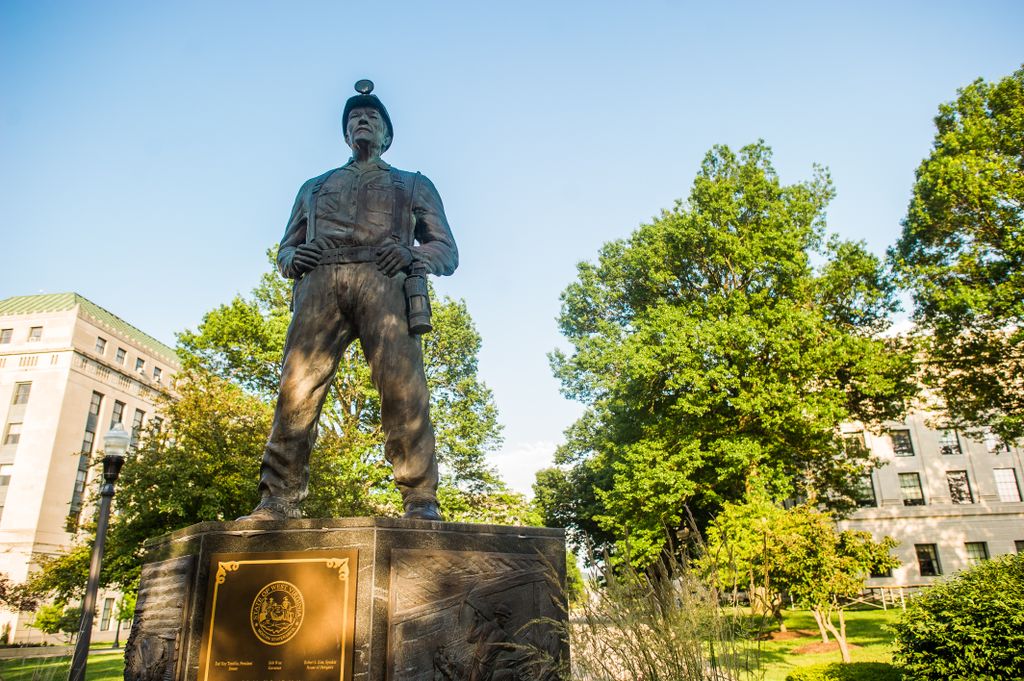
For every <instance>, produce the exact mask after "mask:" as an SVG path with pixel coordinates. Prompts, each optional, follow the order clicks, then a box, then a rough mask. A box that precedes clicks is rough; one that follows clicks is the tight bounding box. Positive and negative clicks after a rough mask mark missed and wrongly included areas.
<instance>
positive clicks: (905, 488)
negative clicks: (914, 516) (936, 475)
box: [900, 473, 924, 506]
mask: <svg viewBox="0 0 1024 681" xmlns="http://www.w3.org/2000/svg"><path fill="white" fill-rule="evenodd" d="M900 492H901V493H902V494H903V505H904V506H924V491H923V490H922V489H921V476H920V475H918V474H917V473H900Z"/></svg>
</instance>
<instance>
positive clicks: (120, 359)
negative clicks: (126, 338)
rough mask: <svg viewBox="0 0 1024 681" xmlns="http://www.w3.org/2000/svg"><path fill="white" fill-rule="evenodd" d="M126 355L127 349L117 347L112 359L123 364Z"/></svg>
mask: <svg viewBox="0 0 1024 681" xmlns="http://www.w3.org/2000/svg"><path fill="white" fill-rule="evenodd" d="M127 356H128V351H127V350H125V349H124V348H118V349H117V352H116V353H115V354H114V361H115V362H117V363H118V364H122V365H123V364H124V358H125V357H127Z"/></svg>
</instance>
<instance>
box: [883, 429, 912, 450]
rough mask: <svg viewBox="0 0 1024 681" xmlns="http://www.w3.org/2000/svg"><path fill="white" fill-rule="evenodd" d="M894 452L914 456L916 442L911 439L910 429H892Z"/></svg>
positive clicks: (891, 437) (890, 436) (890, 435)
mask: <svg viewBox="0 0 1024 681" xmlns="http://www.w3.org/2000/svg"><path fill="white" fill-rule="evenodd" d="M889 439H890V440H891V441H892V453H893V454H895V455H896V456H914V443H913V442H911V440H910V431H909V430H890V431H889Z"/></svg>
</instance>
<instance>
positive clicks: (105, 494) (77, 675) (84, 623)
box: [68, 423, 131, 681]
mask: <svg viewBox="0 0 1024 681" xmlns="http://www.w3.org/2000/svg"><path fill="white" fill-rule="evenodd" d="M130 442H131V435H129V433H128V432H127V431H126V430H125V429H124V426H123V425H121V424H120V423H115V424H114V425H112V426H111V428H110V430H109V431H107V434H106V435H104V436H103V484H102V485H100V510H99V517H98V518H97V520H96V543H95V544H93V547H92V561H91V562H90V563H89V583H88V584H87V585H86V587H85V598H84V599H83V600H82V620H81V622H80V623H79V625H78V643H77V644H76V645H75V656H74V658H72V660H71V673H70V674H69V675H68V681H85V665H86V660H87V658H88V657H89V643H90V642H91V639H92V621H93V618H94V617H95V615H96V593H97V592H98V591H99V585H100V564H101V562H102V561H103V543H104V541H105V540H106V535H107V522H108V521H109V519H110V500H111V498H112V497H113V496H114V483H115V482H117V478H118V476H120V475H121V467H122V466H123V465H124V459H125V453H126V452H127V451H128V444H129V443H130Z"/></svg>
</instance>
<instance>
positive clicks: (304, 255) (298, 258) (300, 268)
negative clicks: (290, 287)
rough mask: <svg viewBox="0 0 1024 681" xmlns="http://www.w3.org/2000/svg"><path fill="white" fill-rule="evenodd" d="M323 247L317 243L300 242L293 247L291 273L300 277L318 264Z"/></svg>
mask: <svg viewBox="0 0 1024 681" xmlns="http://www.w3.org/2000/svg"><path fill="white" fill-rule="evenodd" d="M322 251H323V248H322V247H321V246H320V245H319V244H317V243H311V244H301V245H300V246H298V247H297V248H296V249H295V255H293V256H292V266H291V270H292V273H293V274H294V275H295V276H296V277H300V276H302V275H303V274H305V273H306V272H309V271H310V270H312V269H313V268H314V267H316V266H317V265H319V264H320V255H321V253H322Z"/></svg>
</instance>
